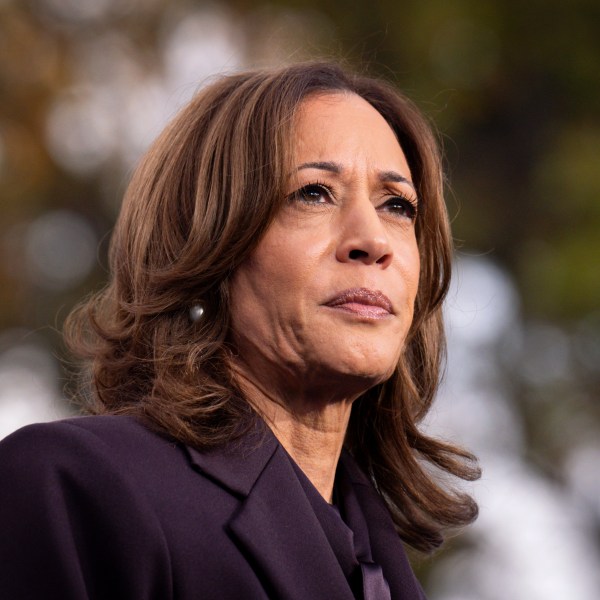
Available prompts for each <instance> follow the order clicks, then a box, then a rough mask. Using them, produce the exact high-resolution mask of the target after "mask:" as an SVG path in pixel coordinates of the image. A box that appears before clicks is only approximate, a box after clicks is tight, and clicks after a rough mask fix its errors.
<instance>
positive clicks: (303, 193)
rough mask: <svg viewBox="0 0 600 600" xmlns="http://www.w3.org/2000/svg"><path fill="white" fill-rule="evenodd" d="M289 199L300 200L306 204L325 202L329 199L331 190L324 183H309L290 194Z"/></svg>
mask: <svg viewBox="0 0 600 600" xmlns="http://www.w3.org/2000/svg"><path fill="white" fill-rule="evenodd" d="M290 200H300V202H306V203H307V204H325V203H327V202H329V201H330V200H331V192H330V191H329V190H328V189H327V188H326V187H325V186H324V185H321V184H317V183H314V184H313V183H311V184H310V185H305V186H303V187H301V188H300V189H299V190H297V191H295V192H294V193H293V194H291V196H290Z"/></svg>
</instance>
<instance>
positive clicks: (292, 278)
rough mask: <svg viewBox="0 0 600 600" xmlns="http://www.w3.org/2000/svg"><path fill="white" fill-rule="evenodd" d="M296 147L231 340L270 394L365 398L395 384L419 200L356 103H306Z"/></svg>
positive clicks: (411, 291)
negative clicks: (317, 393)
mask: <svg viewBox="0 0 600 600" xmlns="http://www.w3.org/2000/svg"><path fill="white" fill-rule="evenodd" d="M294 145H295V147H294V150H295V151H294V156H293V165H292V170H291V173H290V174H289V180H288V182H287V199H286V201H285V204H284V205H283V208H282V209H281V211H280V212H279V214H278V215H277V217H276V218H275V220H274V222H273V223H272V225H271V226H270V228H269V229H268V230H267V233H266V234H265V236H264V237H263V239H262V240H261V241H260V243H259V244H258V246H257V248H256V250H255V251H254V252H253V254H252V255H251V256H250V257H249V258H248V259H247V260H246V261H245V262H244V263H243V264H242V265H241V266H240V267H239V268H238V270H237V271H236V273H235V274H234V276H233V279H232V284H231V288H230V292H231V318H232V335H233V340H234V342H235V344H236V347H237V349H238V352H239V355H238V356H239V360H240V361H241V362H242V363H243V365H244V370H245V371H246V372H247V374H249V375H250V376H251V377H252V378H254V379H255V380H256V381H255V383H258V384H260V385H262V386H263V387H264V388H266V389H267V390H272V391H276V392H278V393H284V394H285V393H286V388H289V391H291V390H296V391H298V392H300V391H301V390H308V391H310V390H313V391H315V390H319V389H321V390H322V391H324V392H325V393H327V390H329V391H330V393H331V394H337V393H340V394H345V393H349V394H352V393H355V394H359V393H361V392H362V391H364V390H366V389H368V388H369V387H372V386H373V385H375V384H376V383H380V382H381V381H384V380H385V379H387V378H388V377H389V376H390V375H391V374H392V372H393V370H394V368H395V366H396V364H397V362H398V360H399V357H400V354H401V351H402V348H403V345H404V341H405V338H406V335H407V332H408V329H409V327H410V324H411V321H412V317H413V306H414V301H415V295H416V293H417V286H418V282H419V253H418V250H417V242H416V238H415V218H416V213H417V197H416V192H415V190H414V188H413V184H412V179H411V173H410V170H409V168H408V164H407V162H406V158H405V156H404V153H403V151H402V149H401V148H400V145H399V143H398V141H397V140H396V137H395V135H394V133H393V132H392V130H391V128H390V127H389V125H388V124H387V123H386V121H385V120H384V119H383V117H382V116H381V115H380V114H379V113H378V112H377V111H376V110H375V109H374V108H373V107H372V106H371V105H370V104H368V103H367V102H366V101H365V100H363V99H362V98H360V97H359V96H357V95H354V94H345V93H332V94H326V95H319V96H314V97H310V98H309V99H307V100H305V101H304V102H303V104H302V105H301V107H300V111H299V114H298V116H297V120H296V125H295V142H294ZM273 388H274V389H273Z"/></svg>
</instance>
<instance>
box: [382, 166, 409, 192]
mask: <svg viewBox="0 0 600 600" xmlns="http://www.w3.org/2000/svg"><path fill="white" fill-rule="evenodd" d="M379 181H382V182H385V181H392V182H393V183H406V185H409V186H410V187H411V188H412V189H413V190H414V189H415V185H414V183H413V182H412V181H411V180H410V179H407V178H406V177H404V175H400V173H396V171H382V172H381V173H379Z"/></svg>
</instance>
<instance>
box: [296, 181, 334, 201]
mask: <svg viewBox="0 0 600 600" xmlns="http://www.w3.org/2000/svg"><path fill="white" fill-rule="evenodd" d="M311 187H314V188H320V189H321V190H322V191H323V193H324V194H326V195H327V196H328V197H329V198H331V199H334V198H335V194H334V192H333V190H332V188H331V186H329V185H327V184H325V183H323V182H321V181H318V180H315V181H309V182H308V183H305V184H303V185H300V186H298V187H297V188H296V189H295V190H294V191H293V192H292V193H291V194H289V195H288V199H293V198H295V197H297V196H299V195H300V194H301V193H302V192H303V191H305V190H307V189H308V188H311Z"/></svg>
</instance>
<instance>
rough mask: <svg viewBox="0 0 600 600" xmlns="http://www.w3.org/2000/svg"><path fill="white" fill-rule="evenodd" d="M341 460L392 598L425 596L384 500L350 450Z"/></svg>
mask: <svg viewBox="0 0 600 600" xmlns="http://www.w3.org/2000/svg"><path fill="white" fill-rule="evenodd" d="M340 460H341V461H342V463H343V466H344V468H345V469H346V472H347V473H348V475H349V477H350V479H351V481H352V485H353V488H354V491H355V494H356V497H357V499H358V502H359V504H360V506H361V509H362V512H363V514H364V516H365V520H366V522H367V527H368V529H369V541H370V543H371V553H372V555H373V560H374V561H375V562H376V563H378V564H379V565H380V566H381V568H382V569H383V572H384V575H385V578H386V580H387V582H388V584H389V586H390V592H391V595H392V598H398V599H402V600H425V595H424V593H423V590H422V588H421V586H420V584H419V582H418V581H417V578H416V577H415V574H414V573H413V570H412V568H411V566H410V563H409V562H408V557H407V555H406V550H405V549H404V546H403V544H402V541H401V539H400V536H399V535H398V534H397V533H396V529H395V527H394V522H393V521H392V517H391V516H390V514H389V512H388V510H387V507H386V506H385V504H384V502H383V500H382V499H381V497H380V496H379V494H378V493H377V491H376V490H375V488H374V486H373V484H372V483H371V482H370V481H369V479H368V478H367V477H366V475H365V474H364V473H363V472H362V471H361V469H360V467H359V466H358V465H357V464H356V462H355V461H354V459H353V458H352V456H351V455H350V454H349V453H348V452H346V451H344V452H342V456H341V457H340Z"/></svg>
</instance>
